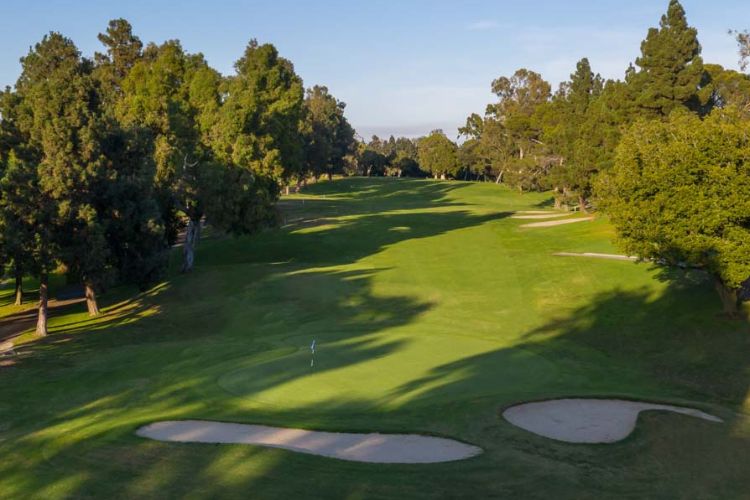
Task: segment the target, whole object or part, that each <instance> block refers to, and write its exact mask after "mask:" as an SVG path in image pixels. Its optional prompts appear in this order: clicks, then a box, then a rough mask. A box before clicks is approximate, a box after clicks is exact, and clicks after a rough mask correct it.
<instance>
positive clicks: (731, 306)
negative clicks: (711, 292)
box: [714, 278, 740, 318]
mask: <svg viewBox="0 0 750 500" xmlns="http://www.w3.org/2000/svg"><path fill="white" fill-rule="evenodd" d="M714 286H715V287H716V291H717V292H719V297H720V298H721V305H722V306H723V309H724V314H726V315H727V316H729V317H730V318H736V317H737V316H739V312H740V309H739V304H740V301H739V297H738V295H737V290H736V289H734V288H729V287H727V286H726V285H725V284H724V282H722V281H721V280H720V279H719V278H714Z"/></svg>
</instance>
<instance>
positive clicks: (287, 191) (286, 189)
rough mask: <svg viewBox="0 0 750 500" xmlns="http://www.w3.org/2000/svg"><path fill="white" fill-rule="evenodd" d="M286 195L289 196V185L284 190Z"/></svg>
mask: <svg viewBox="0 0 750 500" xmlns="http://www.w3.org/2000/svg"><path fill="white" fill-rule="evenodd" d="M284 194H286V195H287V196H289V184H287V185H286V187H285V188H284Z"/></svg>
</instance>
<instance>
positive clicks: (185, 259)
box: [182, 219, 201, 273]
mask: <svg viewBox="0 0 750 500" xmlns="http://www.w3.org/2000/svg"><path fill="white" fill-rule="evenodd" d="M200 235H201V221H200V219H199V220H197V221H195V220H193V219H190V220H188V225H187V228H185V243H184V244H183V245H182V272H183V273H189V272H190V271H192V270H193V262H194V261H195V245H196V244H197V243H198V239H199V238H200Z"/></svg>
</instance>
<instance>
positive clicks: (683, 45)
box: [632, 0, 710, 117]
mask: <svg viewBox="0 0 750 500" xmlns="http://www.w3.org/2000/svg"><path fill="white" fill-rule="evenodd" d="M700 53H701V46H700V43H698V32H697V30H696V29H695V28H692V27H690V26H688V23H687V19H686V17H685V10H684V9H683V8H682V5H681V4H680V2H679V1H678V0H670V2H669V8H668V9H667V13H666V14H664V15H663V16H662V18H661V21H660V22H659V28H651V29H649V31H648V35H647V36H646V39H645V40H644V41H643V43H641V56H640V57H639V58H638V59H636V64H637V65H638V66H639V67H640V68H641V69H640V71H639V72H638V73H636V74H635V76H634V78H633V82H632V84H633V85H634V86H635V88H636V90H637V98H636V103H637V105H638V108H639V112H640V113H641V114H642V116H646V117H666V116H668V115H669V113H670V112H671V111H672V110H673V109H675V108H677V107H681V106H684V107H687V108H688V109H691V110H693V111H703V107H704V106H705V105H706V103H707V102H708V98H709V96H710V93H708V92H702V91H701V90H702V88H703V87H705V85H706V83H707V82H706V75H705V73H704V70H703V60H702V59H701V57H700Z"/></svg>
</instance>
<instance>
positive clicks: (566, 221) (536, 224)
mask: <svg viewBox="0 0 750 500" xmlns="http://www.w3.org/2000/svg"><path fill="white" fill-rule="evenodd" d="M588 220H594V218H593V217H578V218H576V219H562V220H546V221H544V222H532V223H531V224H522V225H521V227H550V226H561V225H563V224H572V223H574V222H585V221H588Z"/></svg>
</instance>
